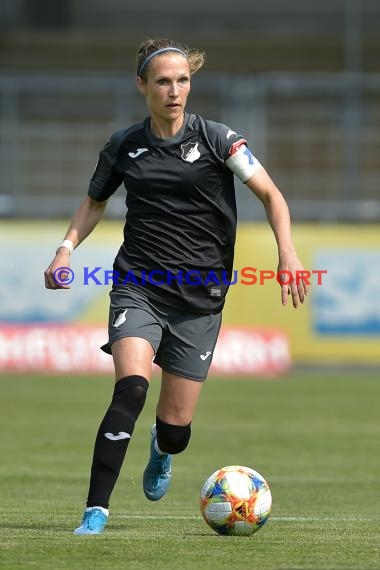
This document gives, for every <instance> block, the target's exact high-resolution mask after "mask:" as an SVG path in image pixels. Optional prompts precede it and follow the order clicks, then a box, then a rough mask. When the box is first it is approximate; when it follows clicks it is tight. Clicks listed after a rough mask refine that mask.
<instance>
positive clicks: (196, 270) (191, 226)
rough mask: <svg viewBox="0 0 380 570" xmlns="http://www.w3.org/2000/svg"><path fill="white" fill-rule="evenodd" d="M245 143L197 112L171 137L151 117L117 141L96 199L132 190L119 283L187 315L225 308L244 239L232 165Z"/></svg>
mask: <svg viewBox="0 0 380 570" xmlns="http://www.w3.org/2000/svg"><path fill="white" fill-rule="evenodd" d="M240 143H241V144H243V143H245V140H244V138H243V137H242V136H240V135H238V134H236V133H235V132H234V131H232V130H231V129H229V127H228V126H226V125H223V124H220V123H215V122H213V121H208V120H204V119H202V117H200V116H199V115H194V114H185V121H184V124H183V126H182V129H181V130H180V132H178V133H177V134H176V136H174V137H171V138H168V139H158V138H156V137H155V136H154V135H153V134H152V132H151V130H150V119H149V117H148V118H146V119H145V120H144V121H143V122H141V123H138V124H135V125H133V126H132V127H130V128H129V129H126V130H122V131H117V132H116V133H114V134H113V135H112V137H111V138H110V140H109V141H108V142H107V143H106V145H105V146H104V148H103V150H102V151H101V152H100V155H99V160H98V164H97V166H96V169H95V172H94V174H93V177H92V178H91V181H90V187H89V191H88V194H89V196H90V197H91V198H92V199H93V200H96V201H103V200H107V199H108V198H109V197H110V196H111V195H112V194H113V193H114V192H115V191H116V189H117V188H118V187H119V186H120V185H121V184H122V183H124V185H125V188H126V206H127V213H126V221H125V226H124V242H123V244H122V245H121V247H120V249H119V252H118V253H117V256H116V258H115V261H114V267H113V269H114V283H115V282H116V283H117V284H118V285H128V286H129V287H134V288H139V289H141V288H143V290H144V293H145V294H146V295H147V296H148V297H149V298H151V299H153V300H157V301H159V302H161V303H164V304H166V305H170V306H173V307H176V308H178V309H182V310H185V311H190V312H199V313H217V312H219V311H220V310H221V309H222V308H223V305H224V300H225V295H226V293H227V290H228V287H229V284H230V281H231V275H232V267H233V256H234V245H235V235H236V201H235V187H234V175H233V173H232V171H231V170H230V169H229V168H228V167H227V166H226V165H225V162H226V160H227V159H228V158H229V156H230V154H231V153H232V152H233V149H234V148H236V146H237V145H239V144H240Z"/></svg>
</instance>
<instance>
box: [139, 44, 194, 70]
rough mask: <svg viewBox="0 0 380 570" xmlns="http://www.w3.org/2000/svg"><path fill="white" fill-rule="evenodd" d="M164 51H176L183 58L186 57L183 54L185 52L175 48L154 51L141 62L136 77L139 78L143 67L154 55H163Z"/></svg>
mask: <svg viewBox="0 0 380 570" xmlns="http://www.w3.org/2000/svg"><path fill="white" fill-rule="evenodd" d="M165 51H177V52H178V53H180V54H182V55H183V57H186V59H187V55H186V54H185V52H184V51H183V50H181V49H179V48H175V47H166V48H161V49H157V50H156V51H154V52H153V53H151V54H150V55H148V57H147V58H146V59H144V61H143V62H142V64H141V66H140V69H139V70H138V71H137V75H138V76H139V77H141V73H142V71H143V69H144V67H146V66H147V65H148V63H149V62H150V60H151V59H152V58H153V57H155V56H156V55H159V54H160V53H164V52H165Z"/></svg>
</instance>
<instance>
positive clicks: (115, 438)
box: [104, 431, 131, 441]
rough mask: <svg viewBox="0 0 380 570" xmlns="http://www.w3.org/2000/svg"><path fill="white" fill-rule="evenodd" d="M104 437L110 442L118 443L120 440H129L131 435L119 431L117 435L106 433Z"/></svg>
mask: <svg viewBox="0 0 380 570" xmlns="http://www.w3.org/2000/svg"><path fill="white" fill-rule="evenodd" d="M104 437H106V438H107V439H110V440H111V441H120V440H121V439H130V438H131V434H130V433H127V432H126V431H119V433H118V434H116V435H114V434H113V433H110V432H107V433H105V434H104Z"/></svg>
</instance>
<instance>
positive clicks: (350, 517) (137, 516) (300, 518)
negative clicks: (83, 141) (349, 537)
mask: <svg viewBox="0 0 380 570" xmlns="http://www.w3.org/2000/svg"><path fill="white" fill-rule="evenodd" d="M112 518H115V519H171V520H196V519H201V518H202V516H201V515H170V514H162V513H161V514H159V515H150V514H144V513H131V514H128V515H112ZM378 519H379V517H378V516H373V517H370V516H365V515H364V516H361V515H358V516H356V515H346V516H336V517H330V516H323V515H321V516H310V517H304V516H298V517H297V516H288V517H285V516H275V515H273V516H270V517H269V520H271V521H285V522H321V521H332V522H350V521H351V522H360V521H362V522H366V521H368V522H373V521H375V520H378Z"/></svg>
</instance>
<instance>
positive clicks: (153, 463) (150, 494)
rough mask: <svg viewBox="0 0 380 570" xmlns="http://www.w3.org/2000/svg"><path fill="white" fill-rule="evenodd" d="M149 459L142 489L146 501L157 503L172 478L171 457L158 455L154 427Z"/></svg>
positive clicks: (153, 428) (166, 454) (167, 454)
mask: <svg viewBox="0 0 380 570" xmlns="http://www.w3.org/2000/svg"><path fill="white" fill-rule="evenodd" d="M151 433H152V436H151V437H152V441H151V444H150V457H149V462H148V465H147V466H146V468H145V471H144V476H143V489H144V493H145V496H146V498H147V499H149V500H150V501H158V500H159V499H161V498H162V497H163V496H164V495H165V493H166V491H167V490H168V488H169V485H170V481H171V477H172V456H171V455H170V454H169V453H165V454H163V455H160V454H159V453H158V451H157V449H156V442H157V432H156V425H153V427H152V432H151Z"/></svg>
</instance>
